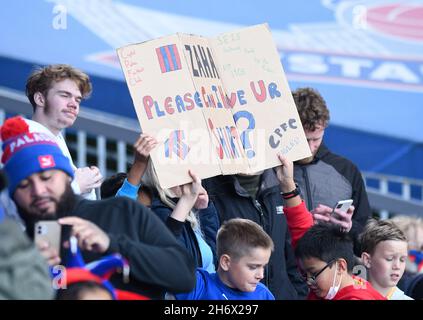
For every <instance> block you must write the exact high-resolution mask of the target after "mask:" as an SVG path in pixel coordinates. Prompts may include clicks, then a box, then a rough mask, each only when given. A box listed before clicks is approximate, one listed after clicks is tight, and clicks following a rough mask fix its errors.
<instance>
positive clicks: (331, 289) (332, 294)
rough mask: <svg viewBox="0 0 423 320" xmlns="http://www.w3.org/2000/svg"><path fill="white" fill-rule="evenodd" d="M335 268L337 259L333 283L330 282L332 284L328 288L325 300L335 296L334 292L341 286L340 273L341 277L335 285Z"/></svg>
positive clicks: (336, 264)
mask: <svg viewBox="0 0 423 320" xmlns="http://www.w3.org/2000/svg"><path fill="white" fill-rule="evenodd" d="M337 269H338V261H337V262H335V274H334V276H333V283H332V286H331V287H330V288H329V291H328V294H327V295H326V297H325V299H326V300H332V299H333V298H335V296H336V294H337V293H338V291H339V287H340V286H341V281H342V274H341V277H340V279H339V284H338V285H337V286H335V282H336V273H337V272H336V270H337Z"/></svg>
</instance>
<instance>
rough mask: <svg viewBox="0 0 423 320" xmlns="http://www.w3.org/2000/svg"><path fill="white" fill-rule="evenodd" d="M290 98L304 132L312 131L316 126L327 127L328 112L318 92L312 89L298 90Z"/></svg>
mask: <svg viewBox="0 0 423 320" xmlns="http://www.w3.org/2000/svg"><path fill="white" fill-rule="evenodd" d="M292 97H293V98H294V101H295V104H296V106H297V110H298V114H299V115H300V119H301V122H302V124H303V127H304V129H305V130H309V131H314V130H316V127H317V126H323V127H327V126H328V124H329V119H330V116H329V110H328V108H327V106H326V102H325V100H324V99H323V97H322V96H321V95H320V93H319V92H317V91H316V90H314V89H312V88H298V89H297V90H295V91H293V92H292Z"/></svg>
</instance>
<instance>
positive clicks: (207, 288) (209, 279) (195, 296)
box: [175, 268, 275, 300]
mask: <svg viewBox="0 0 423 320" xmlns="http://www.w3.org/2000/svg"><path fill="white" fill-rule="evenodd" d="M196 277H197V282H196V285H195V288H194V289H193V290H192V291H191V292H188V293H178V294H175V298H176V299H177V300H275V297H274V296H273V294H272V293H271V292H270V291H269V289H267V287H266V286H265V285H264V284H262V283H261V282H259V284H258V285H257V287H256V290H255V291H253V292H243V291H239V290H236V289H232V288H229V287H228V286H227V285H225V284H224V283H223V282H222V281H221V280H220V279H219V276H218V274H217V273H208V272H207V271H206V270H204V269H200V268H198V269H197V271H196Z"/></svg>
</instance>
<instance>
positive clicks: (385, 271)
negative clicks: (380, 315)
mask: <svg viewBox="0 0 423 320" xmlns="http://www.w3.org/2000/svg"><path fill="white" fill-rule="evenodd" d="M360 242H361V251H362V253H361V260H362V262H363V264H364V266H365V267H366V268H367V275H368V280H369V282H370V283H371V284H372V286H373V287H374V288H375V289H376V290H377V291H379V292H380V293H381V294H382V295H383V296H384V297H386V298H387V299H388V300H412V298H410V297H408V296H406V295H405V294H404V292H403V291H401V290H400V289H399V288H398V287H397V284H398V281H399V280H400V279H401V277H402V275H403V274H404V270H405V264H406V261H407V256H408V241H407V237H406V236H405V234H404V233H403V232H402V231H401V230H400V229H399V228H398V226H397V225H396V224H395V223H393V222H392V221H388V220H375V219H371V220H369V222H368V223H367V225H366V226H365V228H364V231H363V233H362V234H361V236H360Z"/></svg>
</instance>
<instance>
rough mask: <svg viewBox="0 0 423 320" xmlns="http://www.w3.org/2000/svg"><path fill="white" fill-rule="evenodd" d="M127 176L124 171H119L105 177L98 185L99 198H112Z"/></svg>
mask: <svg viewBox="0 0 423 320" xmlns="http://www.w3.org/2000/svg"><path fill="white" fill-rule="evenodd" d="M127 176H128V175H127V174H126V173H124V172H119V173H116V174H114V175H112V176H111V177H109V178H107V179H105V180H104V181H103V183H102V184H101V187H100V195H101V199H107V198H113V197H114V196H115V195H116V192H118V190H119V189H120V187H122V185H123V182H124V181H125V179H126V177H127Z"/></svg>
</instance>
